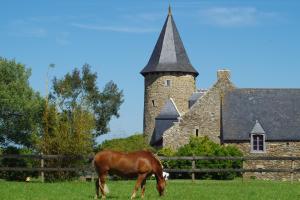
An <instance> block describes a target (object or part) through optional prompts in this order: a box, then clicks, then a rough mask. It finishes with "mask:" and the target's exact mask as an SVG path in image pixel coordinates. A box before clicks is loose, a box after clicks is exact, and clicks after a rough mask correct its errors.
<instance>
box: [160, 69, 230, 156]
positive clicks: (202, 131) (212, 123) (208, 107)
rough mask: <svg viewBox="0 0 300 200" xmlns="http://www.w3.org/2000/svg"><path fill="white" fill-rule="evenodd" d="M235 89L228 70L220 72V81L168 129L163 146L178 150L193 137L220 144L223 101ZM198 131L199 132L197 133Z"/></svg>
mask: <svg viewBox="0 0 300 200" xmlns="http://www.w3.org/2000/svg"><path fill="white" fill-rule="evenodd" d="M232 89H234V86H233V84H232V83H231V81H230V72H229V71H228V70H219V71H218V80H217V82H216V83H215V84H214V85H213V87H212V88H211V89H210V90H208V91H207V92H206V93H205V94H204V95H203V96H202V97H200V98H199V99H198V101H197V102H196V103H195V104H194V105H193V106H192V107H191V108H190V110H189V112H187V113H185V114H184V115H182V116H181V119H180V121H179V122H177V123H175V124H174V126H172V127H171V128H170V129H168V130H167V131H166V132H165V133H164V136H163V146H164V147H169V148H171V149H174V150H176V149H178V148H179V147H180V146H182V145H184V144H187V143H188V142H189V139H190V137H191V136H195V134H196V132H198V136H208V137H209V138H210V139H211V140H213V141H214V142H217V143H220V129H221V124H220V122H221V119H220V116H221V113H220V110H221V107H220V106H221V101H222V97H223V96H224V93H225V92H226V91H228V90H232ZM197 130H198V131H197Z"/></svg>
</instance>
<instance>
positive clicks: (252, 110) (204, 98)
mask: <svg viewBox="0 0 300 200" xmlns="http://www.w3.org/2000/svg"><path fill="white" fill-rule="evenodd" d="M141 74H142V75H143V76H144V77H145V99H144V134H145V136H146V138H148V141H149V142H150V144H151V145H153V146H156V147H169V148H172V149H177V148H179V147H180V146H182V145H184V144H187V143H188V142H189V138H190V137H191V136H196V137H198V136H199V137H200V136H208V137H209V138H210V139H211V140H213V141H214V142H217V143H220V144H224V145H228V144H231V145H235V146H237V147H238V148H239V149H240V150H242V152H243V153H244V155H251V156H262V155H264V156H300V89H258V88H253V89H251V88H238V87H237V86H235V85H234V84H233V83H232V82H231V80H230V71H229V70H226V69H221V70H218V72H217V80H216V82H215V84H213V86H212V87H211V88H210V89H208V90H203V89H200V90H197V89H196V85H195V80H196V77H197V76H198V72H197V71H196V69H195V68H194V67H193V66H192V65H191V63H190V61H189V58H188V56H187V54H186V52H185V49H184V46H183V43H182V41H181V39H180V36H179V33H178V30H177V28H176V25H175V22H174V20H173V16H172V13H171V10H170V8H169V13H168V16H167V19H166V21H165V23H164V26H163V28H162V31H161V33H160V36H159V38H158V41H157V43H156V45H155V47H154V50H153V53H152V55H151V57H150V60H149V62H148V64H147V65H146V67H145V68H144V69H143V70H142V71H141ZM272 166H273V167H274V166H275V167H285V168H286V167H290V166H291V163H290V161H278V162H276V161H274V162H266V161H261V162H258V161H256V162H250V161H249V162H247V163H245V166H244V167H246V168H247V167H252V168H253V167H254V168H269V167H272ZM294 167H298V168H299V167H300V163H295V166H294ZM252 175H253V173H248V174H245V176H252ZM254 175H255V176H257V177H258V178H264V179H285V178H288V177H289V176H290V174H288V173H287V174H282V173H281V174H280V175H279V174H276V173H268V174H254ZM296 177H297V178H299V179H300V175H296Z"/></svg>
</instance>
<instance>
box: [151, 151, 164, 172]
mask: <svg viewBox="0 0 300 200" xmlns="http://www.w3.org/2000/svg"><path fill="white" fill-rule="evenodd" d="M151 154H152V155H153V157H154V158H155V160H156V161H157V162H158V163H159V164H160V166H161V169H163V168H164V166H163V165H162V163H161V161H160V159H159V157H158V155H157V154H154V153H151Z"/></svg>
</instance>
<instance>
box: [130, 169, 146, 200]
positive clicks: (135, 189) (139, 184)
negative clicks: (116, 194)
mask: <svg viewBox="0 0 300 200" xmlns="http://www.w3.org/2000/svg"><path fill="white" fill-rule="evenodd" d="M146 177H147V174H139V176H138V179H137V181H136V184H135V186H134V189H133V193H132V195H131V199H134V198H135V196H136V192H137V191H138V189H139V187H140V186H141V184H142V182H143V181H144V179H146Z"/></svg>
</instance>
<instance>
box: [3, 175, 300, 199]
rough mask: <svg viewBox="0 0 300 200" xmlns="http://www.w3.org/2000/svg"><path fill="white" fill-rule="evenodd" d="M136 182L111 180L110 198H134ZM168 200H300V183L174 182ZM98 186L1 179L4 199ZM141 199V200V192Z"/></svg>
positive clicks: (89, 195)
mask: <svg viewBox="0 0 300 200" xmlns="http://www.w3.org/2000/svg"><path fill="white" fill-rule="evenodd" d="M134 183H135V182H134V181H109V182H108V187H109V189H110V193H109V195H108V197H107V199H130V196H131V192H132V189H133V186H134ZM155 184H156V183H155V181H147V185H146V193H145V199H158V193H157V191H156V188H155ZM167 184H168V185H167V189H166V193H165V196H164V197H163V198H161V199H162V200H167V199H188V200H193V199H201V200H202V199H203V200H206V199H209V200H210V199H216V200H226V199H228V200H229V199H230V200H231V199H234V200H236V199H243V200H245V199H246V200H247V199H253V200H254V199H255V200H257V199H262V200H265V199H272V200H276V199H300V183H297V182H295V183H294V184H291V183H289V182H272V181H258V180H251V181H250V180H249V181H245V182H242V181H241V180H234V181H210V180H205V181H196V182H195V183H192V182H191V181H190V180H171V181H168V183H167ZM94 194H95V193H94V184H93V183H91V182H63V183H40V182H30V183H23V182H7V181H1V180H0V199H1V200H6V199H11V200H12V199H13V200H17V199H28V200H35V199H36V200H48V199H49V200H50V199H53V200H56V199H66V200H67V199H68V200H71V199H78V200H79V199H93V198H94ZM137 199H140V191H139V193H138V196H137Z"/></svg>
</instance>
